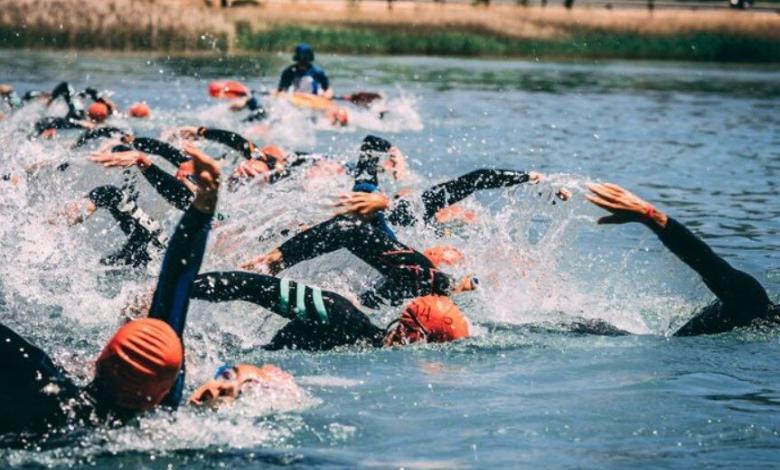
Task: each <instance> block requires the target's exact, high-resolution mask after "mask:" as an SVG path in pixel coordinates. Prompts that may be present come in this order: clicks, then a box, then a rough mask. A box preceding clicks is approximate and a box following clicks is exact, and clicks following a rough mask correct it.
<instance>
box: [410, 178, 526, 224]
mask: <svg viewBox="0 0 780 470" xmlns="http://www.w3.org/2000/svg"><path fill="white" fill-rule="evenodd" d="M540 177H541V175H540V174H539V173H536V172H530V173H527V172H525V171H518V170H492V169H482V170H475V171H472V172H470V173H466V174H465V175H462V176H460V177H458V178H456V179H454V180H451V181H447V182H444V183H440V184H437V185H435V186H432V187H431V188H429V189H427V190H426V191H425V192H423V194H422V201H423V204H424V205H425V220H426V221H428V222H430V221H432V220H433V219H434V217H435V215H436V213H437V212H438V211H440V210H441V209H443V208H445V207H447V206H450V205H453V204H455V203H458V202H460V201H462V200H463V199H466V198H467V197H468V196H470V195H472V194H474V193H475V192H476V191H479V190H484V189H496V188H503V187H509V186H515V185H518V184H523V183H525V182H527V181H532V182H536V181H538V180H539V178H540Z"/></svg>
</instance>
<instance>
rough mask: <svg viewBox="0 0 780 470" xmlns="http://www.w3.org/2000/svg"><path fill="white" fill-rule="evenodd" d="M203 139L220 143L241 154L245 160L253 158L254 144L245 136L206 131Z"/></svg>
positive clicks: (220, 130)
mask: <svg viewBox="0 0 780 470" xmlns="http://www.w3.org/2000/svg"><path fill="white" fill-rule="evenodd" d="M202 136H203V138H205V139H208V140H211V141H214V142H218V143H220V144H222V145H227V146H228V147H230V148H232V149H233V150H236V151H238V152H241V154H242V155H243V156H244V158H247V159H249V158H252V150H254V144H252V142H250V141H249V140H247V139H246V138H245V137H244V136H242V135H240V134H236V133H235V132H230V131H226V130H222V129H206V130H205V131H204V132H203V133H202Z"/></svg>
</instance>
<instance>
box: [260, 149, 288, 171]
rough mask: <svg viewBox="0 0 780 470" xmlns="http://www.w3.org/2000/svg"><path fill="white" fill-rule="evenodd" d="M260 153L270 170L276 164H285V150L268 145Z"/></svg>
mask: <svg viewBox="0 0 780 470" xmlns="http://www.w3.org/2000/svg"><path fill="white" fill-rule="evenodd" d="M260 153H261V154H262V155H263V158H264V159H265V161H266V163H267V164H268V167H269V168H273V167H275V166H276V164H283V163H284V150H282V148H281V147H279V146H278V145H266V146H265V147H263V148H261V149H260Z"/></svg>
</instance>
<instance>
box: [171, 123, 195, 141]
mask: <svg viewBox="0 0 780 470" xmlns="http://www.w3.org/2000/svg"><path fill="white" fill-rule="evenodd" d="M176 134H178V136H179V137H181V138H182V139H186V140H197V139H198V138H199V137H200V136H199V135H198V128H197V127H196V126H183V127H180V128H178V129H176Z"/></svg>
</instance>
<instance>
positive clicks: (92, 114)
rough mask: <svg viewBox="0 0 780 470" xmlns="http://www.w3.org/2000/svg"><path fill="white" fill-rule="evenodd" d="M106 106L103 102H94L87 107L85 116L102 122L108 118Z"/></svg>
mask: <svg viewBox="0 0 780 470" xmlns="http://www.w3.org/2000/svg"><path fill="white" fill-rule="evenodd" d="M108 114H109V110H108V106H106V104H105V103H101V102H99V101H98V102H95V103H92V104H91V105H89V108H87V116H89V118H90V119H91V120H93V121H95V122H103V121H105V120H106V119H108Z"/></svg>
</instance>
